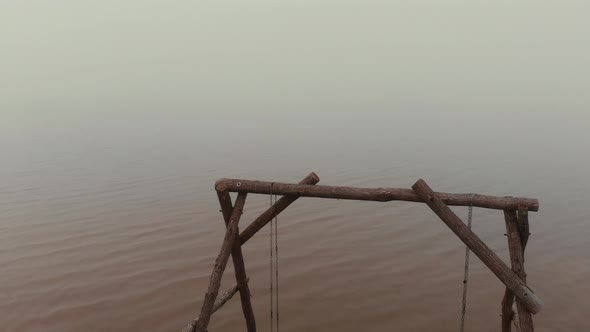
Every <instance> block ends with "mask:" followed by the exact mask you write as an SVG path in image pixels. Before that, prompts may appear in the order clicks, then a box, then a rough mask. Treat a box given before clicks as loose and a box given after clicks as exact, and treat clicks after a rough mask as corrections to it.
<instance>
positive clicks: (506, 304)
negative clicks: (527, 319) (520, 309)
mask: <svg viewBox="0 0 590 332" xmlns="http://www.w3.org/2000/svg"><path fill="white" fill-rule="evenodd" d="M513 303H514V294H512V292H511V291H510V289H508V288H506V290H505V291H504V298H503V299H502V332H511V331H512V319H513V318H514V311H513V310H512V304H513Z"/></svg>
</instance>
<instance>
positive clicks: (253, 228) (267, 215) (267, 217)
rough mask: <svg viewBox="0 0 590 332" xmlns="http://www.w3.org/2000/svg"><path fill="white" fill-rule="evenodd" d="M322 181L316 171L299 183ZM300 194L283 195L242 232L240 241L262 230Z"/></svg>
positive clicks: (244, 241) (312, 183)
mask: <svg viewBox="0 0 590 332" xmlns="http://www.w3.org/2000/svg"><path fill="white" fill-rule="evenodd" d="M319 181H320V178H319V177H318V176H317V174H315V173H314V172H311V173H309V175H307V176H306V177H305V178H304V179H303V180H301V182H299V184H309V185H314V184H316V183H318V182H319ZM298 198H299V196H283V197H281V198H280V199H279V200H278V201H277V202H276V203H274V204H273V205H272V206H271V207H270V208H268V209H267V210H266V211H264V212H263V213H262V214H261V215H260V216H259V217H258V218H256V220H254V221H253V222H252V223H251V224H250V225H249V226H248V227H246V229H244V230H243V231H242V233H240V241H241V243H242V244H244V243H246V241H248V240H250V238H252V236H254V234H256V233H257V232H258V231H259V230H261V229H262V228H263V227H264V226H266V224H268V222H269V221H271V220H272V219H273V218H274V217H276V216H277V215H278V214H279V213H281V212H283V211H284V210H285V209H286V208H287V207H288V206H289V205H291V203H293V202H295V201H296V200H297V199H298Z"/></svg>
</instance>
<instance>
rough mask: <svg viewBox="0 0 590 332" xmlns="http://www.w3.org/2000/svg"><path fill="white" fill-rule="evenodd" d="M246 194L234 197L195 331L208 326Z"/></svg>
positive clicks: (203, 330)
mask: <svg viewBox="0 0 590 332" xmlns="http://www.w3.org/2000/svg"><path fill="white" fill-rule="evenodd" d="M246 195H247V194H246V193H239V194H238V198H237V199H236V205H235V207H234V210H233V212H232V215H231V218H230V222H229V225H228V227H227V230H226V232H225V238H224V240H223V245H222V246H221V251H220V252H219V255H218V256H217V259H216V260H215V266H214V267H213V272H212V273H211V280H210V282H209V288H208V289H207V293H206V294H205V301H204V302H203V307H202V308H201V314H200V315H199V319H198V321H197V324H196V325H195V330H196V331H197V332H205V331H207V326H209V320H210V319H211V315H212V314H213V306H214V304H215V299H216V298H217V294H218V293H219V286H220V285H221V277H222V276H223V272H224V271H225V267H226V266H227V261H228V260H229V256H230V254H231V251H232V247H233V245H234V243H235V239H236V238H237V237H238V222H239V221H240V217H241V216H242V211H243V210H244V203H245V202H246Z"/></svg>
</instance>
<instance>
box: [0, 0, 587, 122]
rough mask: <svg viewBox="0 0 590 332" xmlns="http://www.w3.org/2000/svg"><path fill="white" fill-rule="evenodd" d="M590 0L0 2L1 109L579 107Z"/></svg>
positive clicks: (160, 111)
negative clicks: (589, 0) (588, 0)
mask: <svg viewBox="0 0 590 332" xmlns="http://www.w3.org/2000/svg"><path fill="white" fill-rule="evenodd" d="M589 12H590V3H589V2H587V1H532V0H527V1H457V0H452V1H441V0H431V1H379V2H376V1H354V2H350V1H340V0H339V1H247V2H245V1H195V0H191V1H146V0H140V1H136V0H134V1H131V0H127V1H92V2H90V1H60V0H55V1H11V0H5V1H2V2H1V3H0V45H1V50H2V51H1V53H0V57H1V58H0V59H1V61H0V68H1V70H0V71H1V75H0V88H1V90H2V98H1V100H0V112H2V115H3V118H4V119H9V121H8V122H10V121H12V120H14V119H19V120H22V119H29V120H30V119H33V118H41V119H44V120H50V119H55V118H57V119H58V120H59V121H62V120H64V119H68V118H71V117H100V116H103V115H105V114H110V115H109V116H111V115H115V114H116V115H117V116H126V115H134V116H138V115H147V114H157V115H158V116H167V115H173V114H185V115H186V114H191V116H194V115H196V116H198V117H202V118H227V117H230V116H237V117H242V118H244V117H263V116H266V115H268V114H275V115H276V114H277V113H281V114H285V115H287V114H295V113H296V114H306V116H311V115H314V116H317V115H320V116H321V115H325V114H326V115H327V114H342V113H343V112H346V114H352V115H355V114H356V115H359V114H361V113H363V114H365V113H370V114H380V113H391V112H394V113H395V112H406V113H409V114H413V113H415V112H418V113H420V112H427V113H437V112H461V111H466V112H467V111H473V112H474V111H477V112H481V113H482V114H491V113H495V114H496V113H498V112H505V113H519V112H526V113H527V114H532V113H543V112H545V113H554V112H561V113H563V114H570V115H573V114H576V115H582V114H586V113H587V109H588V106H589V105H590V93H588V87H589V86H590V20H589V19H588V13H589ZM48 114H49V115H48ZM6 116H8V117H6Z"/></svg>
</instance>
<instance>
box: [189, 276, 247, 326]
mask: <svg viewBox="0 0 590 332" xmlns="http://www.w3.org/2000/svg"><path fill="white" fill-rule="evenodd" d="M248 281H250V278H248V279H246V282H248ZM239 290H240V287H239V286H238V285H235V286H234V287H232V288H230V289H228V290H226V291H225V292H224V293H223V294H222V295H220V296H219V297H218V298H217V300H215V304H213V313H215V312H216V311H217V310H219V309H221V307H223V305H224V304H226V303H227V301H229V300H230V299H231V298H232V297H233V296H234V295H236V293H237V292H238V291H239ZM197 320H199V317H197V318H195V319H194V320H193V321H192V323H190V324H188V325H187V326H186V327H185V328H184V329H182V332H194V331H195V327H196V325H197Z"/></svg>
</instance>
